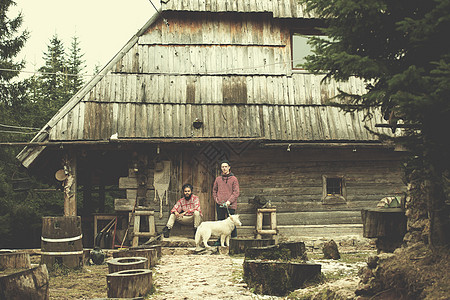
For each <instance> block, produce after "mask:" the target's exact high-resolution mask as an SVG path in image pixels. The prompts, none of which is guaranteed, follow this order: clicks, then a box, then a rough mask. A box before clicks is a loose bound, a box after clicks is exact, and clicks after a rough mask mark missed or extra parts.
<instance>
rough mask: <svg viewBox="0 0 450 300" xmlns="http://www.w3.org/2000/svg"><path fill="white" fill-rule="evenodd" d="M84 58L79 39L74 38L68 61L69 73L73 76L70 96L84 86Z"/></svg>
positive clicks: (70, 82)
mask: <svg viewBox="0 0 450 300" xmlns="http://www.w3.org/2000/svg"><path fill="white" fill-rule="evenodd" d="M83 56H84V54H82V53H81V48H80V42H79V40H78V37H76V36H74V37H72V43H71V47H70V52H69V57H68V59H67V66H68V71H69V74H71V76H70V77H69V92H70V96H73V95H75V94H76V92H77V91H78V90H79V89H80V88H81V87H82V86H83V84H84V80H83V70H84V69H85V67H86V66H85V64H84V63H85V61H84V60H83Z"/></svg>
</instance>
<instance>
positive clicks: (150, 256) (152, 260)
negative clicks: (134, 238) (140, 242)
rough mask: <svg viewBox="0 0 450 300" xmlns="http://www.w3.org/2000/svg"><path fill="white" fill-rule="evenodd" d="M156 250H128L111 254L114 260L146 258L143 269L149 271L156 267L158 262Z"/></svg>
mask: <svg viewBox="0 0 450 300" xmlns="http://www.w3.org/2000/svg"><path fill="white" fill-rule="evenodd" d="M157 255H158V253H157V249H155V248H153V249H128V250H125V251H118V252H114V253H113V257H114V258H118V257H145V258H147V263H146V264H145V266H144V267H143V269H150V268H152V267H154V266H156V264H157V262H158V256H157Z"/></svg>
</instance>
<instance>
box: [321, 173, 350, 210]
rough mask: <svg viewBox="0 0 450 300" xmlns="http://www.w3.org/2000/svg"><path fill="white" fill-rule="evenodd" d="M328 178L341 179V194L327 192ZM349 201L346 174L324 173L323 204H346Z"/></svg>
mask: <svg viewBox="0 0 450 300" xmlns="http://www.w3.org/2000/svg"><path fill="white" fill-rule="evenodd" d="M327 179H339V180H341V186H342V187H341V194H328V193H327ZM345 203H347V185H346V182H345V176H344V175H322V204H328V205H330V204H345Z"/></svg>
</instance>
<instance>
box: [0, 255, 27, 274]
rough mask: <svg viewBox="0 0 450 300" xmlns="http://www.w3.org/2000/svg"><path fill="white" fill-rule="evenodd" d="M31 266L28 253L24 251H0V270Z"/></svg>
mask: <svg viewBox="0 0 450 300" xmlns="http://www.w3.org/2000/svg"><path fill="white" fill-rule="evenodd" d="M22 268H23V269H29V268H31V262H30V254H28V253H24V252H12V253H0V270H5V269H22Z"/></svg>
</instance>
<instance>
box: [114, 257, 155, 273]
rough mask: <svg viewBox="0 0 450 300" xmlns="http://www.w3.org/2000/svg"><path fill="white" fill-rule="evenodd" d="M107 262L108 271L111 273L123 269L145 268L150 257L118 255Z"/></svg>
mask: <svg viewBox="0 0 450 300" xmlns="http://www.w3.org/2000/svg"><path fill="white" fill-rule="evenodd" d="M107 264H108V272H109V274H111V273H115V272H119V271H123V270H135V269H144V268H146V266H148V259H147V258H145V257H118V258H113V259H110V260H108V261H107ZM146 269H148V268H146Z"/></svg>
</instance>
